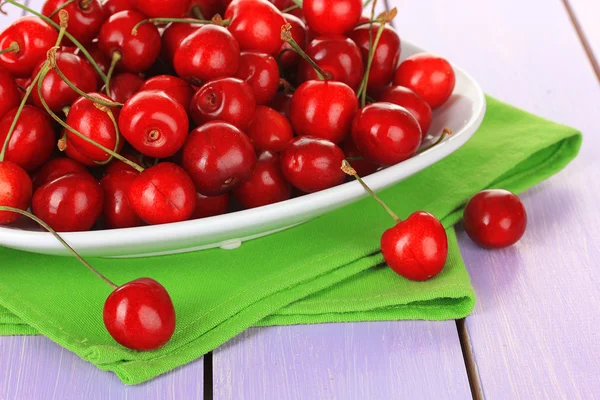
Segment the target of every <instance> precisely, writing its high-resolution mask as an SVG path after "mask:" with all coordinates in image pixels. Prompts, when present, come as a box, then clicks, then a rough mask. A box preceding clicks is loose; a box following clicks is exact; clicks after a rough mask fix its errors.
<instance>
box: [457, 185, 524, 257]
mask: <svg viewBox="0 0 600 400" xmlns="http://www.w3.org/2000/svg"><path fill="white" fill-rule="evenodd" d="M464 225H465V231H466V232H467V234H468V235H469V237H470V238H471V239H472V240H473V241H474V242H475V243H477V244H478V245H479V246H481V247H485V248H489V249H499V248H503V247H508V246H512V245H513V244H515V243H517V242H518V241H519V239H521V237H523V234H524V233H525V229H526V228H527V212H526V211H525V207H524V206H523V203H522V202H521V200H520V199H519V198H518V197H517V196H516V195H514V194H512V193H511V192H509V191H508V190H500V189H495V190H484V191H483V192H480V193H478V194H476V195H475V196H473V198H472V199H471V200H470V201H469V203H468V204H467V207H466V208H465V213H464Z"/></svg>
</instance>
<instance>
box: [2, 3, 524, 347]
mask: <svg viewBox="0 0 600 400" xmlns="http://www.w3.org/2000/svg"><path fill="white" fill-rule="evenodd" d="M7 3H9V4H11V5H14V6H17V7H20V8H23V9H25V10H26V11H28V12H29V13H30V14H32V15H31V16H27V17H23V18H20V19H18V20H16V21H15V22H13V23H12V24H11V25H10V26H9V27H8V28H6V29H5V30H4V32H2V33H1V34H0V94H1V95H0V144H2V150H1V152H0V225H8V224H12V223H14V222H15V221H17V219H18V218H19V217H20V216H21V215H26V216H28V217H29V218H31V219H33V220H35V221H36V222H38V223H39V224H40V225H42V226H43V227H44V228H46V229H47V230H49V231H50V232H52V233H53V234H54V235H56V237H57V238H58V239H59V240H61V241H62V239H61V238H60V236H58V234H57V233H56V232H78V231H87V230H90V229H113V228H129V227H136V226H141V225H157V224H164V223H172V222H179V221H185V220H189V219H198V218H205V217H209V216H216V215H220V214H224V213H226V212H228V211H230V210H232V209H239V208H254V207H261V206H266V205H269V204H273V203H277V202H281V201H285V200H287V199H290V198H291V197H292V196H300V195H303V194H306V193H313V192H317V191H321V190H325V189H329V188H331V187H334V186H337V185H340V184H342V183H343V182H344V181H345V180H346V179H347V177H348V175H351V176H354V177H356V178H357V179H358V180H359V181H360V183H361V184H363V185H364V186H365V189H366V190H367V191H369V192H370V193H371V194H372V195H373V196H374V197H375V199H376V200H377V201H379V202H380V203H381V204H382V205H383V206H384V207H385V208H386V209H387V210H388V211H389V212H390V214H391V215H392V216H393V217H394V218H395V220H396V222H397V224H396V226H394V227H393V228H391V229H390V230H388V231H386V232H385V234H384V235H383V238H382V252H383V254H384V257H385V259H386V261H387V262H388V264H389V265H390V267H391V268H393V269H394V270H395V271H396V272H398V273H399V274H400V275H402V276H404V277H406V278H409V279H413V280H426V279H429V278H431V277H433V276H435V275H436V274H438V273H439V272H440V271H441V270H442V268H443V267H444V265H445V262H446V258H447V252H448V244H447V238H446V233H445V230H444V228H443V226H442V224H441V223H440V221H438V220H437V219H436V218H435V217H434V216H432V215H431V214H428V213H425V212H417V213H415V214H413V215H411V216H410V217H409V218H408V219H406V220H405V221H401V220H400V219H399V218H398V217H397V216H396V215H395V214H394V213H393V211H391V210H390V209H389V208H388V207H387V206H386V205H385V204H384V203H383V202H381V200H380V199H379V198H377V196H376V195H375V194H374V193H372V192H371V190H370V189H369V188H368V187H367V186H366V185H365V184H364V182H363V181H362V179H361V178H360V177H361V176H366V175H369V174H371V173H374V172H376V171H377V170H379V169H380V168H385V167H387V166H391V165H394V164H397V163H400V162H402V161H405V160H407V159H409V158H411V157H413V156H415V155H416V154H417V153H418V152H419V151H422V150H423V149H422V144H423V140H424V138H425V137H426V136H427V135H428V134H429V128H430V125H431V120H432V110H434V109H436V108H438V107H440V106H442V105H443V104H445V103H446V102H447V100H448V99H449V98H450V96H451V95H452V93H453V90H454V87H455V75H454V71H453V69H452V67H451V65H450V64H449V63H448V62H447V61H446V60H445V59H443V58H441V57H438V56H436V55H433V54H429V53H424V54H418V55H415V56H412V57H409V58H407V59H406V60H405V61H403V62H402V63H399V59H400V52H401V42H400V38H399V36H398V34H397V33H396V31H395V30H394V29H393V28H392V27H391V26H390V22H391V21H392V19H393V18H394V16H395V15H396V10H395V9H393V10H391V11H386V12H383V13H381V14H380V15H376V14H375V4H373V5H372V6H370V7H367V8H368V9H366V10H367V11H370V15H367V16H363V15H362V13H363V4H362V1H361V0H304V1H303V3H300V2H292V1H291V0H272V2H269V1H267V0H233V1H230V0H143V1H142V0H107V1H106V2H104V3H101V2H100V1H99V0H47V1H46V2H45V4H44V6H43V8H42V11H41V13H36V12H35V11H34V10H30V9H28V8H27V7H26V6H23V5H21V4H20V3H18V2H17V1H15V0H7V1H6V2H5V4H4V6H8V4H7ZM448 132H449V130H448ZM434 134H435V133H434ZM440 134H441V132H440ZM444 134H445V133H444ZM444 134H442V135H441V138H442V139H443V137H444ZM420 149H421V150H420ZM481 196H482V197H476V198H475V199H474V200H473V202H474V203H473V204H470V205H469V207H467V215H466V216H467V217H468V218H466V221H465V226H466V228H467V231H468V232H469V234H470V235H471V236H472V237H473V238H474V239H475V241H477V242H478V243H480V244H482V245H485V246H486V247H499V246H500V245H502V246H504V245H510V244H512V243H514V242H516V241H517V240H518V239H519V238H520V237H521V235H522V234H523V232H524V229H525V211H524V208H523V207H522V204H521V203H520V201H519V200H518V198H516V196H514V195H512V194H510V193H504V192H502V193H501V194H499V192H495V194H488V195H486V194H482V195H481ZM511 196H512V197H511ZM506 199H509V200H506ZM515 199H516V200H515ZM507 204H509V206H507ZM511 207H512V208H511ZM29 209H31V212H32V214H30V213H29V212H28V211H26V210H29ZM490 209H491V211H490ZM486 212H487V213H488V214H486ZM490 213H491V214H490ZM482 215H486V216H483V217H482ZM490 215H492V217H490ZM507 221H508V222H507ZM494 230H495V231H494ZM499 237H501V239H502V240H498V238H499ZM62 242H63V244H64V245H65V246H67V247H68V248H69V249H70V250H71V251H72V252H73V253H74V254H76V252H75V250H73V249H71V248H70V247H69V246H68V244H66V243H65V242H64V241H62ZM83 262H84V264H86V266H88V267H89V268H90V269H91V270H92V271H93V272H95V273H97V274H98V275H99V276H100V277H101V278H102V279H104V280H106V281H107V282H108V283H109V285H111V286H112V287H113V288H115V289H116V290H115V291H114V292H113V293H112V294H111V296H109V298H108V300H107V302H106V304H105V308H104V321H105V324H106V326H107V329H108V331H109V333H110V334H111V335H112V336H113V337H114V338H115V339H116V340H117V341H118V342H119V343H121V344H123V345H124V346H127V347H129V348H132V349H136V350H152V349H155V348H158V347H160V346H162V345H163V344H164V343H166V342H167V341H168V340H169V339H170V337H171V336H172V334H173V332H174V329H175V311H174V308H173V304H172V302H171V300H170V297H169V295H168V293H167V291H166V290H165V289H164V288H163V287H162V286H161V285H160V284H159V283H158V282H156V281H154V280H151V279H148V278H142V279H139V280H136V281H133V282H129V283H127V284H125V285H122V286H120V287H117V285H115V284H113V283H112V282H110V281H109V280H108V279H106V278H105V277H104V276H102V275H101V274H100V273H98V271H96V270H94V269H93V267H91V266H90V265H89V264H87V262H85V261H83ZM124 305H125V306H124ZM119 307H121V308H119ZM117 308H119V310H120V311H119V312H120V313H121V314H120V316H117V312H116V310H117ZM123 309H127V312H126V313H125V314H126V315H125V318H123V315H124V314H123V313H122V310H123ZM144 310H146V311H144ZM148 310H151V311H152V312H153V313H154V314H155V315H158V316H159V317H160V318H159V319H160V321H159V322H160V323H157V324H156V323H155V324H154V325H153V326H146V325H144V320H145V319H144V317H143V315H141V314H140V313H143V312H148ZM146 320H147V319H146ZM153 320H155V319H153Z"/></svg>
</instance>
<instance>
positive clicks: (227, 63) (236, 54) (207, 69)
mask: <svg viewBox="0 0 600 400" xmlns="http://www.w3.org/2000/svg"><path fill="white" fill-rule="evenodd" d="M239 63H240V46H239V44H238V42H237V40H235V38H234V37H233V35H232V34H231V33H229V31H228V30H227V29H225V28H223V27H221V26H216V25H204V26H202V27H200V28H198V29H196V30H195V31H194V32H192V33H191V34H190V35H189V36H188V37H187V38H185V39H184V40H183V41H182V42H181V44H180V45H179V48H178V49H177V50H176V51H175V58H174V61H173V65H174V67H175V71H177V75H179V76H180V77H182V78H184V79H187V80H189V81H191V82H193V83H195V84H197V85H199V84H202V83H203V82H207V81H210V80H213V79H217V78H221V77H227V76H233V75H235V72H236V71H237V69H238V66H239Z"/></svg>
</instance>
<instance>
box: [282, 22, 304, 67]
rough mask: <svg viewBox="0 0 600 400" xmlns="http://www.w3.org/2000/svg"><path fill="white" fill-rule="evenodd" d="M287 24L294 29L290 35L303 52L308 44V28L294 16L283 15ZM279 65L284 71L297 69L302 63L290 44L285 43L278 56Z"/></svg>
mask: <svg viewBox="0 0 600 400" xmlns="http://www.w3.org/2000/svg"><path fill="white" fill-rule="evenodd" d="M283 18H284V19H285V22H286V23H288V24H290V25H291V26H292V27H291V29H290V33H291V34H292V38H293V39H294V41H295V42H296V43H298V46H300V48H301V49H302V50H304V49H305V48H306V42H307V40H306V39H307V28H306V24H305V23H304V21H302V20H301V19H300V18H298V17H296V16H295V15H292V14H283ZM277 59H278V60H279V65H281V68H283V69H289V68H291V67H296V66H297V65H298V63H299V62H300V55H299V54H298V53H296V52H295V51H293V50H292V46H291V45H290V44H289V43H288V42H283V44H282V45H281V49H280V50H279V54H278V55H277Z"/></svg>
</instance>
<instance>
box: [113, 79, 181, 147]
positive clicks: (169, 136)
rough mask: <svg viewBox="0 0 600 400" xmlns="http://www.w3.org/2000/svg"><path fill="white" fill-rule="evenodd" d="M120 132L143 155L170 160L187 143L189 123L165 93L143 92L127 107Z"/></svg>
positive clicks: (124, 110)
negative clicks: (168, 158)
mask: <svg viewBox="0 0 600 400" xmlns="http://www.w3.org/2000/svg"><path fill="white" fill-rule="evenodd" d="M119 128H120V129H121V133H122V134H123V136H124V137H125V139H127V141H128V142H129V143H130V144H131V145H132V146H133V147H134V148H135V149H136V150H137V151H139V152H140V153H142V154H145V155H147V156H150V157H156V158H166V157H170V156H172V155H173V154H175V153H176V152H177V151H178V150H179V149H180V148H181V146H183V144H184V143H185V139H186V136H187V133H188V128H189V123H188V117H187V114H186V112H185V109H184V108H183V106H182V105H181V104H179V103H178V102H177V100H175V99H174V98H173V97H171V96H169V95H167V94H165V93H164V92H158V91H151V92H150V91H148V92H139V93H137V94H135V95H134V96H133V97H132V98H131V99H129V100H128V101H127V103H125V105H124V106H123V109H122V110H121V115H120V116H119Z"/></svg>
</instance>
